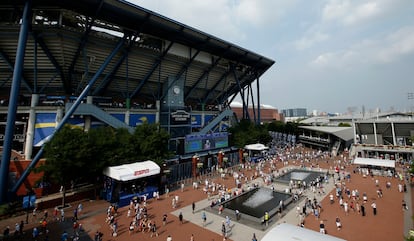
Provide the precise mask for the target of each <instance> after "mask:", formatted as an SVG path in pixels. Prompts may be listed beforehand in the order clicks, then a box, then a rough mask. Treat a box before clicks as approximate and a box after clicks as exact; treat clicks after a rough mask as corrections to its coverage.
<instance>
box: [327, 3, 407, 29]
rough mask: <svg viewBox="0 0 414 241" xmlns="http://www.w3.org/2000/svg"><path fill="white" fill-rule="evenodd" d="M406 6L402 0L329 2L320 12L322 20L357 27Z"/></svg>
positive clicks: (396, 11)
mask: <svg viewBox="0 0 414 241" xmlns="http://www.w3.org/2000/svg"><path fill="white" fill-rule="evenodd" d="M406 6H407V1H404V0H330V1H329V2H328V4H327V5H325V7H324V8H323V11H322V20H323V21H324V22H327V23H330V22H331V21H335V22H338V23H340V24H342V25H346V26H349V25H357V24H363V23H366V22H369V21H370V20H374V19H381V18H383V17H385V16H387V15H389V14H392V13H398V11H399V10H400V9H402V8H405V7H406Z"/></svg>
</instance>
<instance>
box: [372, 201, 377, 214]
mask: <svg viewBox="0 0 414 241" xmlns="http://www.w3.org/2000/svg"><path fill="white" fill-rule="evenodd" d="M371 207H372V212H373V213H374V216H375V215H377V204H376V203H375V202H372V204H371Z"/></svg>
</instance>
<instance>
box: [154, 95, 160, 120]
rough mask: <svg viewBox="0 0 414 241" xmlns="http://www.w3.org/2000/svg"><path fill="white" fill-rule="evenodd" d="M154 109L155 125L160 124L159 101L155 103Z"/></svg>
mask: <svg viewBox="0 0 414 241" xmlns="http://www.w3.org/2000/svg"><path fill="white" fill-rule="evenodd" d="M155 108H156V109H157V111H156V112H155V123H160V111H161V105H160V101H159V100H157V101H155Z"/></svg>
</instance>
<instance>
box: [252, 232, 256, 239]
mask: <svg viewBox="0 0 414 241" xmlns="http://www.w3.org/2000/svg"><path fill="white" fill-rule="evenodd" d="M252 241H257V238H256V233H253V237H252Z"/></svg>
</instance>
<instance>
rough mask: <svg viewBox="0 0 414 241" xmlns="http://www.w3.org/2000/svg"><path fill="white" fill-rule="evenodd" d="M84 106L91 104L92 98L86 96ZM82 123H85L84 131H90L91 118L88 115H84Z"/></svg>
mask: <svg viewBox="0 0 414 241" xmlns="http://www.w3.org/2000/svg"><path fill="white" fill-rule="evenodd" d="M86 104H91V105H92V104H93V96H90V95H88V96H86ZM83 119H84V121H85V126H84V130H85V131H89V130H90V129H91V126H92V118H91V116H90V115H85V116H84V117H83Z"/></svg>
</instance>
